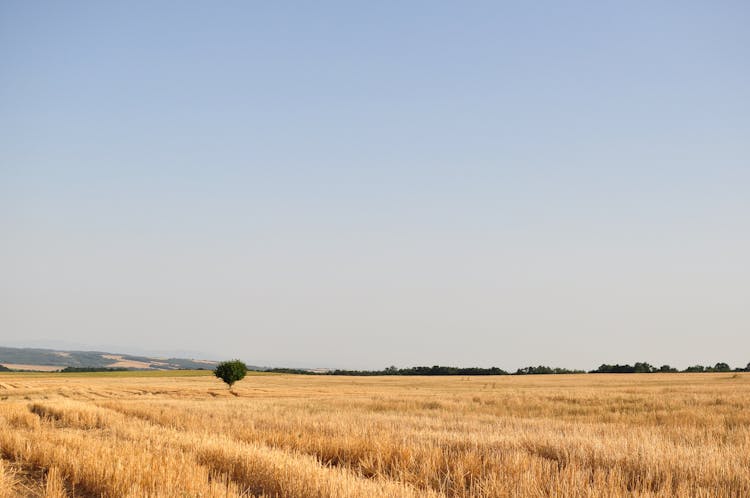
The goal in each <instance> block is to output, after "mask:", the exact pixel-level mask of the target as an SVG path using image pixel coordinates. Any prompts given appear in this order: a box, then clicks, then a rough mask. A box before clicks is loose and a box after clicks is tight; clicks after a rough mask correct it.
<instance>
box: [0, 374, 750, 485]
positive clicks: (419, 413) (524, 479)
mask: <svg viewBox="0 0 750 498" xmlns="http://www.w3.org/2000/svg"><path fill="white" fill-rule="evenodd" d="M234 392H235V394H234V395H233V394H231V393H229V391H228V390H227V389H226V387H225V386H224V385H223V384H222V383H221V382H220V381H218V380H217V379H214V378H213V377H211V376H208V375H205V374H204V375H198V374H196V376H186V375H185V374H184V373H182V376H176V375H175V376H166V375H161V376H152V377H151V376H128V375H99V376H97V375H62V374H0V400H1V401H0V456H1V457H2V459H1V460H0V498H2V497H10V496H49V497H62V496H83V497H94V496H97V497H98V496H106V497H118V498H119V497H139V498H140V497H157V496H159V497H172V496H204V497H214V496H215V497H219V496H221V497H225V496H283V497H328V496H332V497H342V498H343V497H363V498H364V497H367V498H370V497H400V496H404V497H408V496H414V497H417V496H420V497H421V496H425V497H430V496H435V497H440V496H450V497H459V496H518V497H534V496H560V497H576V496H591V497H594V496H596V497H608V496H609V497H614V496H653V497H656V496H664V497H666V496H685V497H687V496H691V497H693V496H705V497H730V496H731V497H747V496H750V374H743V373H739V374H735V373H726V374H664V375H662V374H640V375H639V374H632V375H578V376H562V375H555V376H524V377H424V378H415V377H373V378H367V377H329V376H320V377H316V376H291V375H290V376H286V375H264V376H249V377H247V378H246V379H245V380H243V381H242V382H240V383H238V384H237V385H235V388H234Z"/></svg>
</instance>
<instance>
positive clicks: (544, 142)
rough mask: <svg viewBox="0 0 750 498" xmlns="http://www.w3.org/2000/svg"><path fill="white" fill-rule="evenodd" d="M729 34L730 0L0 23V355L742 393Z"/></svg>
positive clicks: (126, 8) (741, 125)
mask: <svg viewBox="0 0 750 498" xmlns="http://www.w3.org/2000/svg"><path fill="white" fill-rule="evenodd" d="M748 25H750V3H748V2H746V1H744V0H742V1H736V2H732V1H721V0H720V1H715V2H697V1H665V2H647V1H634V2H608V1H604V2H601V1H588V2H581V1H573V2H545V1H541V2H521V1H517V2H495V1H492V2H434V1H430V2H426V1H414V2H402V1H400V2H393V1H384V2H358V1H353V2H349V1H347V2H343V1H342V2H327V1H322V2H245V1H242V2H240V1H226V2H208V1H206V2H189V1H188V2H168V1H158V2H153V1H148V2H146V1H133V2H93V1H92V2H79V1H71V2H52V1H39V2H27V1H21V0H18V1H14V0H8V1H4V2H2V3H1V4H0V344H4V345H10V344H13V345H44V344H53V345H56V344H70V345H75V346H77V347H78V348H79V349H80V348H83V349H86V348H94V349H96V348H100V347H107V348H110V350H112V349H116V350H117V352H128V351H135V350H137V351H139V352H141V351H189V352H193V353H194V354H195V355H196V356H202V357H209V358H217V359H224V358H233V357H238V358H241V359H243V360H245V361H246V362H248V363H250V364H254V365H272V366H301V367H340V368H383V367H385V366H388V365H396V366H399V367H407V366H413V365H433V364H443V365H457V366H492V365H496V366H499V367H501V368H506V369H515V368H518V367H522V366H527V365H537V364H545V365H551V366H563V367H569V368H586V369H589V368H595V367H596V366H598V365H599V364H601V363H632V362H635V361H648V362H650V363H653V364H659V365H661V364H663V363H669V364H671V365H673V366H679V367H685V366H688V365H692V364H696V363H701V364H714V363H716V362H719V361H725V362H728V363H729V364H730V365H732V366H744V365H746V364H747V363H748V362H750V30H748V29H747V27H748ZM55 347H57V346H55Z"/></svg>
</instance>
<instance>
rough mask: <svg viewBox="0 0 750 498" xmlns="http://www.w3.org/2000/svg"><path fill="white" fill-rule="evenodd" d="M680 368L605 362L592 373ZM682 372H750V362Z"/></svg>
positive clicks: (658, 371)
mask: <svg viewBox="0 0 750 498" xmlns="http://www.w3.org/2000/svg"><path fill="white" fill-rule="evenodd" d="M679 371H680V370H678V369H676V368H673V367H670V366H669V365H662V366H660V367H655V366H653V365H650V364H648V363H636V364H635V365H607V364H603V365H601V366H599V368H597V369H596V370H591V372H590V373H676V372H679ZM682 372H750V363H748V364H747V366H746V367H745V368H741V367H740V368H735V369H732V367H730V366H729V364H728V363H724V362H719V363H717V364H715V365H714V366H710V365H709V366H705V367H704V366H703V365H693V366H691V367H687V368H686V369H685V370H682Z"/></svg>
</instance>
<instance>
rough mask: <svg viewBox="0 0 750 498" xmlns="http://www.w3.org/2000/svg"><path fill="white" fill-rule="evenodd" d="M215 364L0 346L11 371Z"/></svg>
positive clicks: (3, 361) (1, 360) (2, 360)
mask: <svg viewBox="0 0 750 498" xmlns="http://www.w3.org/2000/svg"><path fill="white" fill-rule="evenodd" d="M215 365H216V362H215V361H210V360H197V359H187V358H156V357H149V356H137V355H130V354H118V353H107V352H103V351H60V350H56V349H40V348H9V347H0V366H4V367H7V368H8V369H11V370H38V371H55V370H61V369H63V368H65V367H75V368H127V369H136V370H179V369H191V370H198V369H213V368H214V367H215Z"/></svg>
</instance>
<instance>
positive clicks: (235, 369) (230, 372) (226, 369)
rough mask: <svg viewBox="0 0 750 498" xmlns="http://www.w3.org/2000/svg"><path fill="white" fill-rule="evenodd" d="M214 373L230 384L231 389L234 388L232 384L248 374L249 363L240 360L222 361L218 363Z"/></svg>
mask: <svg viewBox="0 0 750 498" xmlns="http://www.w3.org/2000/svg"><path fill="white" fill-rule="evenodd" d="M214 375H215V376H216V377H218V378H220V379H221V380H223V381H224V382H226V383H227V384H228V385H229V390H230V391H231V390H232V385H234V383H235V382H237V381H238V380H242V379H244V378H245V375H247V365H245V364H244V363H243V362H241V361H240V360H231V361H222V362H221V363H219V364H218V365H216V369H215V370H214Z"/></svg>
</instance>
